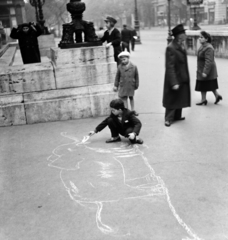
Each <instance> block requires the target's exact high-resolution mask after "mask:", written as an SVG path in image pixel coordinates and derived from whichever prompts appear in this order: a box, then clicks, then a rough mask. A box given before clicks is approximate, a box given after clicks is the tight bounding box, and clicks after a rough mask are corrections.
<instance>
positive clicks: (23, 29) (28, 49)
mask: <svg viewBox="0 0 228 240" xmlns="http://www.w3.org/2000/svg"><path fill="white" fill-rule="evenodd" d="M41 34H42V29H41V27H40V25H39V24H36V25H35V24H34V23H24V24H21V25H19V26H18V27H17V28H13V29H12V31H11V34H10V37H11V38H13V39H18V42H19V47H20V51H21V56H22V60H23V63H24V64H29V63H39V62H41V58H40V50H39V45H38V37H39V36H40V35H41Z"/></svg>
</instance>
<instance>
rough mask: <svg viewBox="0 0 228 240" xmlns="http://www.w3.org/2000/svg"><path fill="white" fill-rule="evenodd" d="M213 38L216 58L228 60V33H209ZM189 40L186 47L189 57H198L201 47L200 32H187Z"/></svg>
mask: <svg viewBox="0 0 228 240" xmlns="http://www.w3.org/2000/svg"><path fill="white" fill-rule="evenodd" d="M208 32H209V33H210V34H211V36H212V45H213V47H214V49H215V56H216V57H220V58H228V32H225V31H223V32H219V31H208ZM186 34H187V40H186V47H187V52H188V54H189V55H197V52H198V49H199V47H200V43H199V35H200V31H190V30H188V31H186Z"/></svg>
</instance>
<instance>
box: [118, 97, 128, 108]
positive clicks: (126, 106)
mask: <svg viewBox="0 0 228 240" xmlns="http://www.w3.org/2000/svg"><path fill="white" fill-rule="evenodd" d="M120 99H121V100H122V101H123V102H124V106H125V108H128V102H127V97H120Z"/></svg>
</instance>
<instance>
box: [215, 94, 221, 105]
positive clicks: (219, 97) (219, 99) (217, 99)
mask: <svg viewBox="0 0 228 240" xmlns="http://www.w3.org/2000/svg"><path fill="white" fill-rule="evenodd" d="M221 100H222V96H220V95H218V97H217V98H216V101H215V104H217V103H218V102H219V101H221Z"/></svg>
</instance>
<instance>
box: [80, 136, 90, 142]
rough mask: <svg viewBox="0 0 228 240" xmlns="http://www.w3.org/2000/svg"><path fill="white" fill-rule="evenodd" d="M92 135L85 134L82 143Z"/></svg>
mask: <svg viewBox="0 0 228 240" xmlns="http://www.w3.org/2000/svg"><path fill="white" fill-rule="evenodd" d="M89 138H90V136H89V135H88V136H84V138H83V139H82V143H85V142H87V141H88V140H89Z"/></svg>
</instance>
